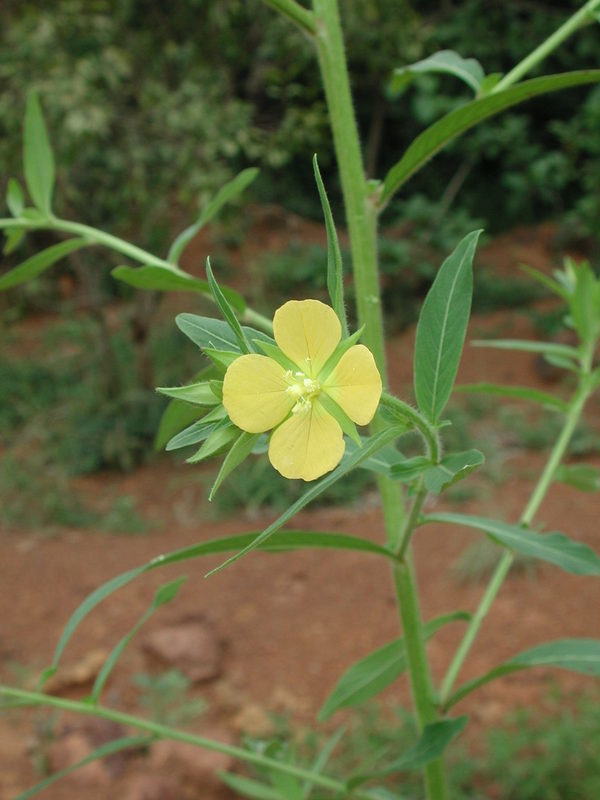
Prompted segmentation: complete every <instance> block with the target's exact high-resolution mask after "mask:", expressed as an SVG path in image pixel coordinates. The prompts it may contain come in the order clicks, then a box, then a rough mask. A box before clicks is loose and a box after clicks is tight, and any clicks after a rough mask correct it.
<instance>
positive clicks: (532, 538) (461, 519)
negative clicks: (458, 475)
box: [424, 512, 600, 575]
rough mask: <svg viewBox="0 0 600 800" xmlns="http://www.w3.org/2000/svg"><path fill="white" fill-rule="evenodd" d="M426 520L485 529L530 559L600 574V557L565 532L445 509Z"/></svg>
mask: <svg viewBox="0 0 600 800" xmlns="http://www.w3.org/2000/svg"><path fill="white" fill-rule="evenodd" d="M424 522H448V523H450V524H453V525H465V526H466V527H468V528H476V529H477V530H480V531H485V533H487V534H488V536H490V537H491V538H492V539H493V540H494V541H496V542H498V543H499V544H501V545H503V546H504V547H508V548H509V549H510V550H514V551H515V552H517V553H521V554H522V555H524V556H529V557H530V558H538V559H540V560H541V561H548V562H549V563H550V564H555V565H556V566H557V567H561V569H564V570H565V571H566V572H571V573H573V574H574V575H600V558H598V556H597V555H596V553H594V551H593V550H592V549H591V548H590V547H588V546H587V545H585V544H582V543H581V542H574V541H573V540H572V539H569V538H568V536H565V535H564V533H558V532H557V531H553V532H551V533H534V532H533V531H531V530H529V529H528V528H524V527H522V526H520V525H509V524H508V523H506V522H499V521H498V520H495V519H487V518H485V517H476V516H471V515H469V514H452V513H449V512H442V513H439V514H429V515H428V516H426V517H425V519H424Z"/></svg>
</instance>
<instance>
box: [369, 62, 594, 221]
mask: <svg viewBox="0 0 600 800" xmlns="http://www.w3.org/2000/svg"><path fill="white" fill-rule="evenodd" d="M599 80H600V70H581V71H578V72H567V73H564V74H560V75H546V76H544V77H543V78H532V79H531V80H528V81H523V82H521V83H518V84H517V85H516V86H511V87H510V88H509V89H505V90H504V91H501V92H496V93H493V94H489V95H486V96H485V97H482V98H480V99H478V100H473V101H472V102H471V103H467V104H466V105H464V106H461V107H460V108H457V109H455V110H454V111H451V112H450V113H449V114H446V116H444V117H442V119H440V120H438V121H437V122H434V124H433V125H431V126H430V127H429V128H427V129H426V130H425V131H423V133H421V134H420V135H419V136H417V138H416V139H415V140H414V141H413V142H412V144H411V145H410V146H409V148H408V150H407V151H406V152H405V153H404V155H403V156H402V158H401V159H400V161H398V163H397V164H395V165H394V166H393V167H392V168H391V169H390V171H389V172H388V174H387V175H386V177H385V180H384V184H383V193H382V196H381V201H380V203H381V205H382V206H384V205H385V204H386V203H387V202H388V201H389V200H390V198H391V197H392V196H393V195H394V194H395V192H397V191H398V189H399V188H400V187H401V186H402V185H403V184H404V183H406V181H407V180H408V179H409V178H410V177H411V176H412V175H414V174H415V172H417V170H419V169H420V168H421V167H423V166H424V165H425V164H426V163H427V162H428V161H429V159H430V158H432V157H433V156H434V155H435V154H436V153H438V152H439V151H440V150H441V149H442V148H443V147H445V146H446V145H447V144H448V143H449V142H451V141H452V140H453V139H455V138H456V137H457V136H459V135H460V134H461V133H464V132H465V131H467V130H469V128H472V127H473V126H475V125H477V123H479V122H482V121H483V120H484V119H488V118H489V117H492V116H494V114H498V113H499V112H500V111H504V110H505V109H507V108H510V107H511V106H515V105H517V104H518V103H522V102H523V101H525V100H529V99H530V98H532V97H537V96H539V95H543V94H547V93H548V92H554V91H557V90H559V89H567V88H569V87H571V86H579V85H582V84H586V83H595V82H597V81H599Z"/></svg>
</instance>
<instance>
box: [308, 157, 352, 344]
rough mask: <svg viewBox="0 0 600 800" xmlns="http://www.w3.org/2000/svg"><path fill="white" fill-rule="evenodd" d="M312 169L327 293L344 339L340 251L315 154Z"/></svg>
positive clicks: (344, 312)
mask: <svg viewBox="0 0 600 800" xmlns="http://www.w3.org/2000/svg"><path fill="white" fill-rule="evenodd" d="M313 169H314V172H315V180H316V182H317V189H318V190H319V197H320V198H321V207H322V208H323V216H324V217H325V228H326V230H327V291H328V292H329V298H330V300H331V306H332V308H333V310H334V311H335V313H336V314H337V316H338V319H339V321H340V323H341V326H342V337H343V338H345V337H347V336H348V321H347V319H346V308H345V307H344V272H343V266H342V252H341V250H340V243H339V241H338V236H337V231H336V229H335V223H334V221H333V214H332V213H331V206H330V205H329V199H328V197H327V192H326V191H325V186H324V184H323V179H322V178H321V172H320V170H319V164H318V162H317V156H316V154H315V155H314V156H313Z"/></svg>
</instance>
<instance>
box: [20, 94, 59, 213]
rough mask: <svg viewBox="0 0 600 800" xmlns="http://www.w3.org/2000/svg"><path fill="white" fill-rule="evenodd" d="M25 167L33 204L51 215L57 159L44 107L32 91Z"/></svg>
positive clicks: (26, 135) (24, 147) (27, 121)
mask: <svg viewBox="0 0 600 800" xmlns="http://www.w3.org/2000/svg"><path fill="white" fill-rule="evenodd" d="M23 168H24V172H25V181H26V183H27V188H28V189H29V194H30V195H31V198H32V200H33V202H34V203H35V205H36V206H37V208H38V209H39V210H40V211H42V212H43V213H44V214H45V215H46V216H48V215H49V214H50V213H51V209H52V192H53V191H54V156H53V154H52V147H51V146H50V139H49V138H48V132H47V130H46V123H45V122H44V115H43V114H42V107H41V105H40V101H39V99H38V96H37V94H36V93H35V92H30V93H29V96H28V97H27V109H26V111H25V128H24V133H23Z"/></svg>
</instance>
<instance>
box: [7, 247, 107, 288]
mask: <svg viewBox="0 0 600 800" xmlns="http://www.w3.org/2000/svg"><path fill="white" fill-rule="evenodd" d="M91 244H92V243H91V242H90V241H88V240H87V239H67V240H66V241H65V242H59V244H53V245H52V246H51V247H48V248H46V250H42V251H41V252H40V253H36V254H35V255H34V256H31V258H28V259H27V261H24V262H23V263H22V264H19V266H18V267H13V269H10V270H9V271H8V272H5V273H4V275H1V276H0V290H3V289H12V287H13V286H18V285H19V284H20V283H24V282H25V281H28V280H31V278H35V277H36V276H37V275H41V273H42V272H45V270H47V269H49V268H50V267H51V266H52V265H53V264H56V262H57V261H60V260H61V259H62V258H64V257H65V256H68V255H69V253H74V252H75V250H80V249H81V248H82V247H89V246H90V245H91Z"/></svg>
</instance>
